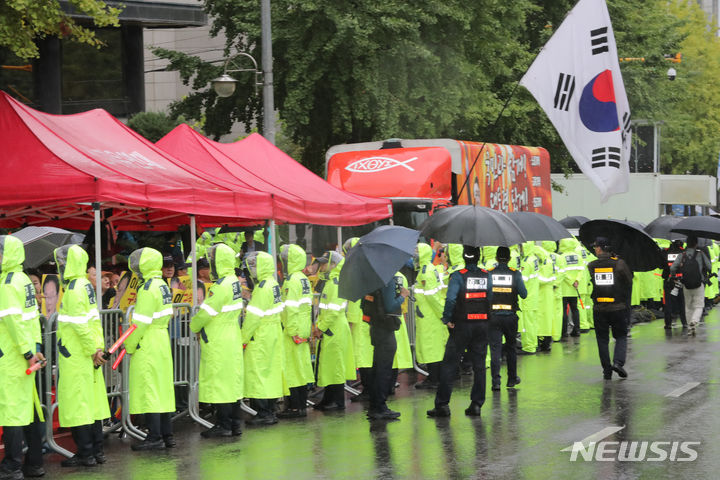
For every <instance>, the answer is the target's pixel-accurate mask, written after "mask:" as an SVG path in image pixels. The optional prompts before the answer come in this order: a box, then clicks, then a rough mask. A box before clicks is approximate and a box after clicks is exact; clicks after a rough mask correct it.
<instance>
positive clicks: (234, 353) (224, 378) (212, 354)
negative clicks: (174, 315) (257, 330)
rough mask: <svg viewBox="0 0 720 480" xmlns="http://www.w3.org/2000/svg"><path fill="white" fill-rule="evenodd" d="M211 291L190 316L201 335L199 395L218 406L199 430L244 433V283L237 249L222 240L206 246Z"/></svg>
mask: <svg viewBox="0 0 720 480" xmlns="http://www.w3.org/2000/svg"><path fill="white" fill-rule="evenodd" d="M206 256H207V259H208V262H209V263H210V277H211V278H212V280H214V283H213V284H212V286H211V287H210V294H209V296H208V297H207V298H206V299H205V301H204V302H203V303H202V304H201V305H200V309H199V310H198V312H197V313H196V314H195V315H194V316H193V317H192V319H191V320H190V330H192V331H193V333H195V334H197V335H198V337H199V340H200V346H201V355H200V385H199V389H200V391H199V397H198V398H199V400H200V401H201V402H203V403H211V404H213V405H214V407H215V425H214V426H213V427H212V428H210V429H209V430H205V431H204V432H202V433H201V434H200V435H202V436H203V437H205V438H215V437H230V436H233V435H235V436H237V435H240V434H241V433H242V410H241V408H240V400H241V399H242V398H243V386H244V385H243V351H242V334H241V333H240V319H239V318H240V314H241V312H242V308H243V298H242V285H241V284H240V281H239V280H238V278H237V276H236V275H235V251H233V249H232V248H230V247H228V246H227V245H225V244H224V243H220V244H217V245H213V246H211V247H210V248H208V249H207V252H206Z"/></svg>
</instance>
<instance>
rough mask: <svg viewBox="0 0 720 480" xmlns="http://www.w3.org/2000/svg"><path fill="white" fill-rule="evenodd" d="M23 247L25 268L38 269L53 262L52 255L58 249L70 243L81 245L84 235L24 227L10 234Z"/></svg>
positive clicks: (46, 228)
mask: <svg viewBox="0 0 720 480" xmlns="http://www.w3.org/2000/svg"><path fill="white" fill-rule="evenodd" d="M12 235H13V237H17V238H19V239H20V240H21V241H22V242H23V246H24V247H25V263H24V265H25V268H35V267H39V266H40V265H42V264H43V263H45V262H50V261H54V260H53V259H54V257H53V253H54V252H55V249H56V248H58V247H62V246H63V245H68V244H71V243H82V241H83V240H84V239H85V235H83V234H81V233H74V232H69V231H67V230H63V229H62V228H55V227H25V228H23V229H22V230H18V231H17V232H15V233H13V234H12Z"/></svg>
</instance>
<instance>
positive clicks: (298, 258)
mask: <svg viewBox="0 0 720 480" xmlns="http://www.w3.org/2000/svg"><path fill="white" fill-rule="evenodd" d="M346 243H347V242H346ZM280 261H281V262H282V269H283V274H284V275H286V276H289V275H292V274H293V273H295V272H299V271H301V270H302V269H303V268H305V267H307V254H306V253H305V250H303V249H302V247H301V246H300V245H295V244H294V243H292V244H290V245H283V246H282V248H281V249H280Z"/></svg>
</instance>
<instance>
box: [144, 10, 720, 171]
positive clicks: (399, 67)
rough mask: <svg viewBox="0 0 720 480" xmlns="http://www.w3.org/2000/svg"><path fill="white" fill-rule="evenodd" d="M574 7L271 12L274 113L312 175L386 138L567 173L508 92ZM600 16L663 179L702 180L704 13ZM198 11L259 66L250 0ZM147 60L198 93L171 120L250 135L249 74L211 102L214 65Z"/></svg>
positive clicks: (537, 114) (708, 111) (257, 102)
mask: <svg viewBox="0 0 720 480" xmlns="http://www.w3.org/2000/svg"><path fill="white" fill-rule="evenodd" d="M575 3H576V2H575V0H558V1H555V2H546V1H543V0H519V1H513V2H506V1H502V0H477V1H474V2H461V1H459V0H445V1H442V0H418V1H415V2H406V1H403V0H388V1H385V2H374V1H370V0H352V1H348V0H324V1H320V0H273V2H272V7H273V12H272V15H273V54H274V73H275V79H274V80H275V81H274V84H275V93H276V106H277V109H278V111H279V117H280V119H281V122H282V124H283V128H284V131H285V133H286V136H287V138H289V139H290V140H291V141H292V142H294V143H295V144H297V145H298V146H299V147H300V149H299V151H301V152H302V153H301V160H302V162H303V163H304V164H305V165H306V166H308V167H309V168H311V169H313V170H314V171H315V172H317V173H322V171H323V168H322V167H323V163H324V154H325V152H326V150H327V149H328V148H329V147H330V146H332V145H334V144H338V143H347V142H361V141H370V140H380V139H385V138H390V137H400V138H433V137H450V138H457V139H463V140H474V141H488V142H498V143H510V144H520V145H540V146H543V147H545V148H547V149H548V150H549V152H550V156H551V159H552V168H553V171H570V170H572V169H575V170H576V169H577V167H576V166H575V163H574V161H573V160H572V158H571V157H570V155H569V154H568V152H567V150H566V149H565V147H564V145H563V143H562V141H561V140H560V138H559V136H558V135H557V132H556V131H555V129H554V127H553V126H552V124H551V123H550V122H549V120H548V119H547V116H546V114H545V113H544V112H543V111H542V109H541V108H540V107H539V105H538V104H537V102H536V101H535V100H534V99H533V97H532V96H531V95H530V93H529V92H528V91H526V90H525V89H524V88H521V87H518V86H517V83H518V81H519V80H520V78H521V77H522V75H523V73H524V71H525V69H526V68H527V67H528V66H529V65H530V63H531V62H532V61H533V59H534V58H535V56H536V55H537V53H538V52H539V49H540V48H541V47H542V46H543V45H544V44H545V42H546V41H547V40H548V39H549V38H550V36H551V35H552V33H553V31H554V29H555V28H556V27H557V26H559V25H560V23H561V22H562V21H563V19H564V17H565V15H566V14H567V13H568V12H569V10H570V9H571V8H572V7H573V6H574V4H575ZM608 8H609V10H610V16H611V19H612V22H613V28H614V30H615V36H616V40H617V44H618V53H619V55H620V57H644V58H645V61H643V62H623V63H622V64H621V69H622V72H623V78H624V82H625V87H626V91H627V94H628V100H629V102H630V108H631V111H632V114H633V118H635V119H649V120H662V121H665V127H663V128H664V129H663V138H664V140H663V142H664V143H663V152H664V153H663V155H664V158H666V159H668V160H669V161H670V162H668V163H667V164H666V163H664V165H666V166H664V167H663V168H665V169H667V170H668V171H680V169H686V170H690V171H694V172H707V171H708V168H709V165H710V163H709V162H708V159H709V157H708V155H709V154H710V153H712V155H713V156H714V155H715V154H716V152H717V151H718V146H717V145H716V143H717V142H716V141H715V140H714V139H713V135H710V132H716V131H717V128H716V127H717V122H718V120H719V119H718V118H717V116H716V115H715V114H714V112H715V111H720V109H718V108H716V107H717V106H718V103H720V89H718V88H717V85H716V82H717V80H716V79H718V78H720V75H719V74H720V66H718V62H720V55H717V54H716V53H718V52H717V51H716V50H715V49H716V48H717V43H718V40H717V39H716V38H714V37H713V35H712V31H710V30H708V27H707V21H706V20H705V18H704V17H703V15H702V12H701V11H700V10H699V8H698V7H697V6H696V5H695V4H694V2H686V1H684V0H672V1H671V2H667V1H666V0H647V1H645V2H637V1H634V0H608ZM206 10H207V13H208V14H209V15H210V16H211V17H212V18H214V19H215V20H214V23H213V26H212V32H213V33H214V34H217V33H220V32H223V33H224V34H225V36H226V37H227V38H228V46H227V50H226V53H234V52H236V51H242V52H246V53H249V54H251V55H253V56H254V57H255V58H256V59H257V60H258V63H260V43H259V38H260V11H259V6H258V4H257V1H256V0H207V1H206ZM681 51H682V52H683V64H682V67H681V68H679V76H678V80H676V81H675V82H674V83H673V82H668V81H667V78H666V75H665V72H666V70H667V68H668V67H669V66H670V65H671V64H670V63H669V62H668V61H667V60H666V59H665V58H664V55H665V54H674V53H676V52H681ZM154 53H155V54H156V55H158V56H160V57H163V58H167V59H168V60H170V66H169V68H170V69H171V70H178V71H179V72H180V74H181V77H182V79H183V81H184V82H185V83H186V84H191V85H192V86H193V88H194V89H195V90H197V91H196V92H194V93H192V94H190V95H188V96H187V97H186V98H184V99H183V100H181V101H179V102H177V103H175V104H174V105H173V106H172V108H171V111H172V112H173V113H174V114H180V113H182V114H184V115H186V116H187V117H188V118H200V117H203V118H205V119H206V123H205V125H204V128H205V130H206V132H208V133H209V134H211V135H213V136H214V137H216V138H217V137H219V136H221V135H223V134H225V133H227V132H229V131H230V128H231V126H232V124H233V123H235V122H241V123H243V124H244V125H245V126H246V128H247V129H252V128H254V127H255V126H256V125H262V102H261V97H260V96H259V95H257V94H256V91H255V89H256V87H255V85H254V81H255V78H254V76H253V75H252V74H251V73H246V74H241V75H243V76H239V77H237V78H238V80H240V84H239V85H238V90H237V92H236V93H235V95H233V96H232V97H230V98H226V99H219V98H218V97H217V96H216V95H215V93H214V92H212V90H211V89H209V88H207V85H208V83H209V81H210V80H211V79H212V78H214V77H216V76H218V75H219V74H220V73H222V68H221V67H220V66H219V65H217V64H208V63H204V62H202V61H200V60H199V59H197V58H195V57H191V56H188V55H185V54H182V53H179V52H172V51H168V50H162V49H157V50H154ZM237 58H238V61H240V58H241V57H237ZM686 70H687V75H686V76H683V75H684V72H685V71H686ZM508 100H509V101H508ZM506 104H507V105H506ZM503 107H505V110H504V111H503V110H502V109H503ZM501 111H503V113H502V115H500V112H501ZM699 113H702V118H699V116H698V115H699ZM668 135H672V137H671V138H669V137H668ZM688 142H691V145H688ZM713 165H714V163H713ZM683 171H684V170H683Z"/></svg>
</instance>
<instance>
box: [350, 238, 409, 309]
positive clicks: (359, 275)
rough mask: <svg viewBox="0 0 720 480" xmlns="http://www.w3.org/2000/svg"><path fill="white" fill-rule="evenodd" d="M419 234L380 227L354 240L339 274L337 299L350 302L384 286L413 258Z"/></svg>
mask: <svg viewBox="0 0 720 480" xmlns="http://www.w3.org/2000/svg"><path fill="white" fill-rule="evenodd" d="M419 236H420V232H418V231H417V230H411V229H409V228H405V227H396V226H391V225H383V226H381V227H378V228H376V229H375V230H373V231H372V232H370V233H368V234H367V235H364V236H362V237H360V238H359V239H358V242H357V243H356V244H355V246H354V247H352V248H351V249H350V250H349V251H348V253H347V256H346V257H345V265H344V266H343V268H342V270H341V271H340V285H339V287H338V295H339V296H340V297H341V298H345V299H347V300H350V301H351V302H354V301H356V300H360V299H361V298H362V297H363V296H364V295H365V294H366V293H369V292H372V291H375V290H377V289H378V288H382V287H383V286H385V285H386V284H387V283H388V282H389V281H390V280H391V279H392V278H393V277H394V276H395V274H396V273H397V272H398V270H400V267H402V266H403V265H405V263H406V262H407V261H408V260H409V259H410V257H412V256H413V254H414V253H415V248H416V247H417V241H418V237H419Z"/></svg>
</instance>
